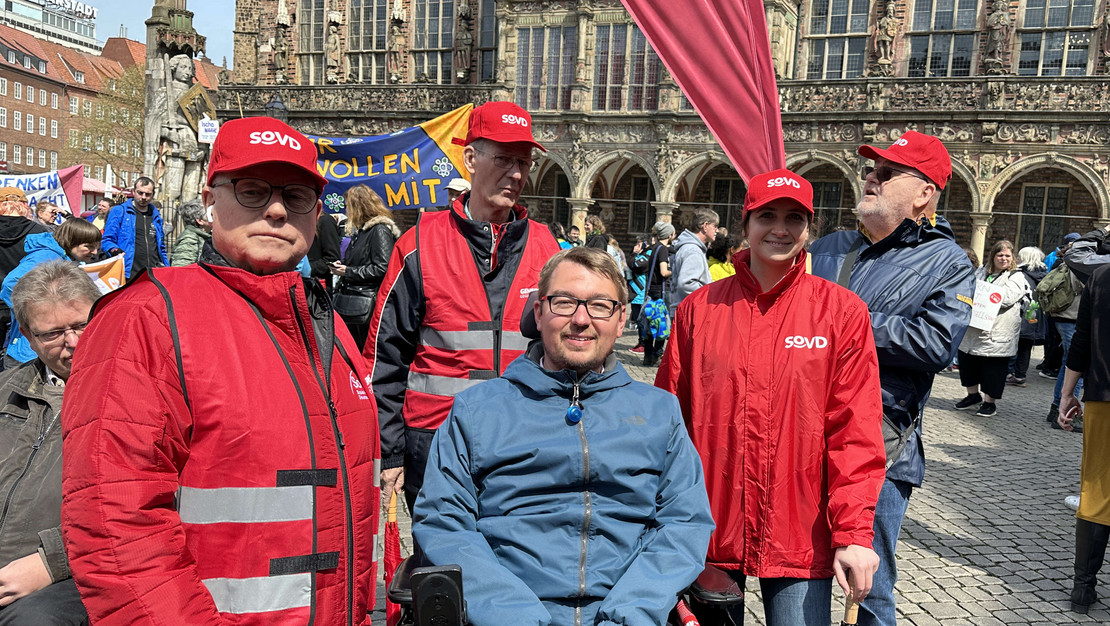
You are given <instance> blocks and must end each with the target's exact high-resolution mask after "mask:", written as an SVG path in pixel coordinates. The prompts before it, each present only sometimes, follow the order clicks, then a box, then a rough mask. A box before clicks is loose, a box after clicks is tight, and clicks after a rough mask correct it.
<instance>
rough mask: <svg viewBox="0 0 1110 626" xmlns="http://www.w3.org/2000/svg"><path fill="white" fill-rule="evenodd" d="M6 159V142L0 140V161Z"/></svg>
mask: <svg viewBox="0 0 1110 626" xmlns="http://www.w3.org/2000/svg"><path fill="white" fill-rule="evenodd" d="M7 160H8V142H6V141H0V161H7Z"/></svg>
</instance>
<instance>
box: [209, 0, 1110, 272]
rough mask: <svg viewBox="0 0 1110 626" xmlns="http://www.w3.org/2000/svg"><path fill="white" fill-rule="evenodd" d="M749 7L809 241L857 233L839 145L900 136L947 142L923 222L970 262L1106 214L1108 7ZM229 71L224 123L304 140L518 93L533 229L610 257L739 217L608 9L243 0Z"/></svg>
mask: <svg viewBox="0 0 1110 626" xmlns="http://www.w3.org/2000/svg"><path fill="white" fill-rule="evenodd" d="M674 6H675V12H676V13H675V17H676V19H680V18H681V3H674ZM764 6H765V15H766V17H767V24H768V28H769V30H770V39H771V46H772V54H773V57H774V64H775V69H776V73H777V74H778V76H779V95H780V103H781V108H782V112H783V114H782V117H783V132H784V138H785V142H786V153H787V164H788V166H789V167H791V168H792V169H794V170H795V171H797V172H799V173H801V174H803V175H805V176H806V177H807V178H809V179H810V180H811V181H812V182H813V183H814V188H815V195H816V198H815V201H816V203H817V205H818V206H819V207H820V209H819V213H820V217H821V219H822V224H823V228H825V229H826V230H828V229H832V228H837V227H846V226H851V225H853V224H854V222H855V218H854V215H853V212H852V209H853V207H854V206H855V204H856V202H857V201H858V200H859V199H860V198H861V196H862V181H860V180H859V175H858V171H859V169H860V166H861V165H863V163H862V162H861V160H860V159H859V158H858V157H857V156H856V154H855V148H856V147H857V146H858V145H859V144H861V143H876V144H880V145H886V144H889V143H891V142H892V141H894V140H895V139H897V137H898V136H899V135H900V134H901V133H902V132H904V131H905V129H907V128H913V129H917V130H920V131H923V132H928V133H931V134H934V135H937V136H939V137H941V138H942V139H943V140H944V141H945V143H946V145H947V146H948V148H949V150H950V152H951V154H952V157H953V169H954V176H953V180H952V183H951V184H950V185H949V187H948V189H947V190H946V193H945V195H944V197H943V200H942V206H941V211H942V212H943V213H944V214H945V215H946V216H947V217H948V219H949V220H950V221H951V222H952V224H953V226H954V227H955V229H956V232H957V235H958V238H959V239H960V241H961V243H964V244H970V245H972V246H973V247H974V248H976V249H977V250H979V251H980V252H982V250H983V249H984V248H985V247H987V246H989V245H990V244H991V243H992V242H993V241H994V240H996V239H1001V238H1006V239H1010V240H1011V241H1013V242H1014V243H1015V244H1016V245H1017V246H1018V247H1022V246H1026V245H1039V246H1041V247H1042V248H1045V249H1046V250H1047V249H1050V248H1052V247H1053V246H1055V245H1056V244H1057V243H1058V242H1059V240H1060V239H1061V237H1062V235H1063V234H1065V233H1067V232H1070V231H1083V230H1085V229H1088V228H1090V227H1091V226H1093V225H1095V224H1106V223H1108V222H1110V148H1108V145H1110V122H1108V121H1107V119H1106V115H1105V111H1106V110H1107V109H1108V108H1110V81H1108V76H1107V70H1108V68H1107V60H1108V59H1110V26H1108V22H1110V20H1107V10H1108V0H1071V1H1069V2H1050V1H1049V0H998V1H997V2H992V1H991V0H885V1H884V0H850V1H849V0H832V1H830V0H803V1H802V2H799V3H795V2H793V1H790V2H787V1H786V0H765V2H764ZM235 61H236V63H235V70H234V73H233V74H232V82H233V83H235V84H234V85H230V86H228V87H227V88H224V89H221V91H220V94H219V96H218V97H217V99H216V100H217V109H218V110H219V111H220V112H221V115H224V116H227V117H230V116H233V115H234V116H238V114H239V111H240V109H242V110H244V111H245V112H247V113H248V114H251V113H254V114H261V113H262V111H263V107H264V106H265V104H266V103H267V102H270V101H271V99H272V98H273V97H274V95H275V94H276V95H279V96H280V97H281V100H282V101H283V102H284V103H285V104H286V105H287V106H288V108H289V109H290V120H291V123H293V124H294V125H296V126H298V127H299V128H300V129H301V130H304V131H306V132H310V133H314V134H323V135H329V134H330V135H352V134H355V135H367V134H378V133H384V132H389V131H393V130H397V129H399V128H402V127H404V126H410V125H413V124H416V123H419V122H421V121H424V120H427V119H429V118H431V117H434V116H435V115H437V114H439V113H442V112H445V111H448V110H450V109H452V108H454V107H456V106H459V105H461V104H463V103H466V102H474V103H476V104H477V103H481V102H484V101H487V100H509V99H511V100H515V101H516V102H518V103H519V104H521V105H523V106H525V107H526V108H528V109H529V110H530V111H531V112H532V113H533V117H534V122H535V131H536V133H537V136H538V138H539V140H540V141H541V142H543V143H544V145H546V146H548V147H549V149H550V152H549V153H547V155H545V156H544V158H543V160H542V163H541V166H540V167H539V168H538V169H537V170H536V171H535V172H534V173H533V174H532V176H531V179H530V181H529V184H528V186H527V187H526V190H525V201H526V203H527V204H528V205H529V206H530V207H531V208H532V209H533V213H534V215H536V216H537V217H538V218H539V219H541V220H545V221H559V222H563V223H570V222H575V223H581V220H582V219H583V218H584V216H585V215H586V214H588V213H598V214H600V215H601V217H602V218H603V219H604V220H605V221H606V222H607V223H608V225H609V230H610V231H611V232H614V233H616V234H617V235H618V238H620V239H621V241H622V244H628V243H629V242H630V241H631V237H632V236H634V235H635V234H636V233H641V232H644V231H646V230H647V229H648V227H650V224H651V223H652V222H654V221H656V220H658V219H664V220H671V219H673V220H675V221H681V220H682V217H683V216H684V214H688V213H689V212H691V211H692V210H693V209H694V208H696V207H700V206H708V207H713V208H715V209H716V210H717V211H718V212H719V213H721V214H722V218H723V221H724V222H725V223H729V222H731V219H732V218H734V217H736V216H738V215H739V204H740V201H741V199H742V198H743V194H744V184H743V181H742V180H741V179H740V178H739V176H738V175H737V174H736V172H735V171H734V170H733V169H732V167H731V165H730V164H729V163H728V161H727V159H726V158H725V156H724V154H723V152H722V151H721V150H720V148H719V146H717V144H716V142H715V141H714V140H713V138H712V136H711V135H710V133H709V132H708V130H707V129H706V128H705V126H704V124H702V123H701V120H700V118H699V117H698V116H697V114H696V113H695V112H694V111H693V110H692V108H691V107H690V106H689V103H688V102H686V101H685V99H684V98H683V96H682V94H681V92H680V90H679V89H678V87H677V85H676V84H675V83H674V81H673V80H672V79H671V78H670V76H669V75H668V73H667V71H666V69H665V68H664V67H663V66H662V64H661V63H660V62H659V60H658V58H657V57H656V56H655V54H654V53H653V51H652V50H651V48H650V46H649V45H648V44H647V42H646V40H645V38H644V36H643V34H642V33H640V32H639V29H638V28H637V27H636V26H635V24H633V23H632V20H631V19H630V17H629V15H628V13H627V12H626V11H625V10H624V8H623V6H622V5H621V3H620V2H619V0H542V1H540V0H239V2H237V4H236V24H235ZM398 217H400V218H401V219H402V221H405V222H409V223H411V221H413V216H411V215H405V214H400V215H398Z"/></svg>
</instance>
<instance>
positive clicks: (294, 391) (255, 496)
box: [61, 117, 379, 625]
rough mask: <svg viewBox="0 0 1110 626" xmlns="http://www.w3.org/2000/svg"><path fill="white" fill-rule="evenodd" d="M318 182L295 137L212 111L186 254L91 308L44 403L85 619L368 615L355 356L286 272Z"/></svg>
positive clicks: (368, 404)
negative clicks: (216, 123) (53, 397)
mask: <svg viewBox="0 0 1110 626" xmlns="http://www.w3.org/2000/svg"><path fill="white" fill-rule="evenodd" d="M325 184H326V181H325V180H324V178H323V177H322V176H320V174H319V173H318V171H317V169H316V146H315V145H314V144H313V143H312V142H310V141H309V140H308V139H307V138H306V137H305V136H304V135H302V134H301V133H299V132H297V131H296V130H294V129H293V128H291V127H289V126H288V125H286V124H284V123H282V122H279V121H277V120H274V119H271V118H268V117H261V118H247V119H238V120H232V121H230V122H227V123H226V124H224V125H223V127H222V128H220V133H219V136H218V137H217V138H216V142H215V144H213V146H212V156H211V160H210V161H209V164H208V185H207V186H206V187H205V188H204V191H203V193H202V199H203V201H204V204H205V207H206V212H207V220H208V221H210V222H211V223H212V239H211V241H210V242H208V243H206V244H205V248H204V250H203V252H202V253H201V258H200V261H199V262H198V263H196V264H193V265H189V266H186V267H174V268H155V269H152V270H149V271H148V272H147V273H146V274H145V275H144V276H143V277H141V278H140V279H139V280H137V281H135V282H134V283H132V284H130V285H128V286H127V287H126V288H124V289H122V290H118V291H116V292H113V293H112V294H111V295H109V296H106V297H105V298H104V299H102V300H101V301H100V302H99V303H98V304H97V306H96V307H95V308H94V312H93V315H92V320H91V322H90V323H89V325H88V328H87V330H86V331H85V334H84V335H83V336H82V338H81V345H82V349H81V351H79V352H78V353H77V355H76V358H75V360H74V366H73V375H72V376H71V377H70V379H69V381H68V383H67V386H68V387H69V389H68V390H67V392H66V393H67V398H66V403H65V406H64V409H63V411H62V416H61V421H62V426H63V428H64V431H65V439H64V448H63V485H62V490H63V503H62V520H63V522H62V524H63V532H64V535H65V539H66V543H67V550H68V553H69V557H70V567H71V569H72V573H73V579H74V580H75V581H76V583H77V587H78V590H79V591H80V592H81V597H82V599H83V601H84V603H85V606H86V608H87V609H88V612H89V617H90V619H91V621H92V622H93V623H97V624H154V623H158V624H165V623H182V624H184V623H189V624H223V623H235V624H276V623H317V624H348V625H354V624H368V623H369V621H370V618H369V616H368V612H369V609H370V608H372V607H373V605H374V597H375V595H374V581H375V580H376V577H375V567H374V556H373V553H374V540H375V537H374V535H375V533H376V530H377V527H378V523H377V512H378V489H377V487H376V482H375V479H376V476H377V465H378V454H379V444H378V435H377V429H376V428H375V427H374V415H375V414H376V410H375V408H374V399H373V397H372V396H371V395H370V393H369V389H368V388H369V381H370V377H369V370H368V369H367V368H366V364H365V362H364V360H363V358H362V356H361V355H360V354H359V353H358V348H357V347H356V345H355V342H354V340H353V339H352V338H351V336H350V334H349V333H348V332H347V329H346V326H345V325H344V324H342V323H340V322H339V320H338V318H337V317H336V316H335V314H334V313H333V312H332V310H331V307H330V305H329V304H328V299H327V295H326V294H325V292H324V290H323V287H321V286H320V285H319V284H318V283H317V282H316V281H305V280H304V279H302V277H301V276H300V274H299V273H297V272H296V271H294V270H295V268H296V266H297V263H298V262H299V261H300V260H301V259H302V258H304V256H305V254H306V253H307V251H308V247H309V245H310V244H311V243H312V238H313V236H314V234H315V230H316V219H317V217H318V216H319V215H320V211H321V203H320V193H321V191H322V190H323V189H324V185H325ZM86 344H87V346H88V347H85V346H86Z"/></svg>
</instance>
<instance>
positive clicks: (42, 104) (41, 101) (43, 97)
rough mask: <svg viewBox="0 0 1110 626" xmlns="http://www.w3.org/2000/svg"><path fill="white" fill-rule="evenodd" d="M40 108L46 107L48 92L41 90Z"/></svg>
mask: <svg viewBox="0 0 1110 626" xmlns="http://www.w3.org/2000/svg"><path fill="white" fill-rule="evenodd" d="M39 106H42V107H44V106H46V90H45V89H39Z"/></svg>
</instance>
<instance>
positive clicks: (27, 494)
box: [0, 359, 70, 582]
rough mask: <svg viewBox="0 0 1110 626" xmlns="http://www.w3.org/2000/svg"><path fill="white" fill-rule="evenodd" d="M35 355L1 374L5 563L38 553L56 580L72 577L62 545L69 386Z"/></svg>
mask: <svg viewBox="0 0 1110 626" xmlns="http://www.w3.org/2000/svg"><path fill="white" fill-rule="evenodd" d="M45 375H46V368H45V367H44V366H43V364H42V362H41V361H39V360H38V359H35V360H33V361H31V362H29V363H25V364H23V365H21V366H19V367H17V368H15V369H11V370H6V371H4V372H3V373H0V566H3V565H7V564H8V563H10V562H12V561H13V560H15V559H18V558H22V557H25V556H27V555H29V554H34V553H35V552H36V551H37V552H38V553H39V554H40V555H41V556H42V557H43V560H44V561H45V562H46V567H47V569H48V570H49V571H50V578H51V580H52V581H53V582H58V581H59V580H64V579H66V578H69V577H70V574H69V560H68V559H67V558H66V552H65V548H64V547H63V546H62V531H61V529H60V526H61V523H62V424H61V420H60V419H59V417H58V414H59V413H60V412H61V410H62V391H63V390H64V388H63V387H55V386H53V385H48V384H46V383H45Z"/></svg>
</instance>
